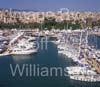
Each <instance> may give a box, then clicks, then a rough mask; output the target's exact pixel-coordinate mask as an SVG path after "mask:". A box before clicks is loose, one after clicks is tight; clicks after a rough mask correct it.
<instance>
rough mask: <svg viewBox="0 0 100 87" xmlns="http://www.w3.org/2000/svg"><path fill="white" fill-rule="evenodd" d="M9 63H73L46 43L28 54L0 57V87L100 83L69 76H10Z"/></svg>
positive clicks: (95, 85) (92, 85)
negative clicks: (45, 45) (42, 47)
mask: <svg viewBox="0 0 100 87" xmlns="http://www.w3.org/2000/svg"><path fill="white" fill-rule="evenodd" d="M10 64H13V65H16V64H19V65H23V64H39V65H40V66H47V67H53V66H61V67H67V66H71V65H72V64H73V62H72V60H71V59H68V58H67V57H65V56H62V55H58V53H57V46H56V45H54V44H53V43H49V44H48V49H47V50H42V51H41V50H39V52H38V53H36V54H34V55H28V56H5V57H0V87H100V83H87V82H80V81H73V80H70V79H69V77H60V76H58V77H55V76H54V77H25V76H23V77H19V75H16V76H15V77H12V74H11V70H10Z"/></svg>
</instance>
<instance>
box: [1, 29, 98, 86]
mask: <svg viewBox="0 0 100 87" xmlns="http://www.w3.org/2000/svg"><path fill="white" fill-rule="evenodd" d="M87 31H88V30H83V31H82V30H77V31H76V30H75V31H71V30H51V31H42V33H43V35H44V36H42V37H41V35H40V34H39V32H37V30H35V31H31V30H29V31H24V30H19V31H16V30H14V31H13V32H12V31H10V32H12V34H10V35H9V36H3V35H2V37H3V38H2V39H1V46H3V47H0V49H1V50H0V51H1V52H0V61H1V64H2V65H3V66H4V67H6V68H7V67H9V66H8V65H9V64H14V66H15V65H16V64H19V65H23V64H39V65H40V67H42V66H46V67H52V66H56V67H57V66H60V67H62V68H65V69H66V71H67V75H66V76H64V77H60V76H58V77H55V76H53V77H44V78H43V77H38V78H37V77H22V79H23V80H22V81H21V82H22V86H23V85H24V84H23V81H25V82H26V85H24V87H27V83H30V85H31V86H32V85H36V86H38V87H41V84H42V85H44V82H46V80H47V81H48V82H49V81H50V82H49V83H47V84H45V85H44V87H48V86H47V85H48V84H52V86H53V84H55V85H56V86H58V85H57V84H56V83H57V82H56V81H55V82H53V80H57V81H58V80H59V81H60V83H59V86H58V87H62V86H63V85H64V87H65V86H72V87H80V86H83V85H84V86H86V85H88V86H91V87H94V86H96V87H99V82H100V67H99V66H100V65H99V64H100V63H99V61H100V59H99V52H100V51H99V49H97V48H96V47H98V48H99V43H98V39H97V38H95V39H97V41H93V40H94V36H96V35H94V34H93V38H92V39H93V40H91V34H89V33H88V32H89V31H88V32H87ZM33 32H34V33H33ZM47 32H48V34H47ZM56 35H57V36H56ZM97 37H98V35H97ZM5 38H6V39H5ZM98 38H99V37H98ZM41 40H44V41H43V44H45V42H46V40H47V42H48V43H47V49H41V47H39V48H38V47H37V45H38V44H37V43H36V42H39V44H41ZM91 41H93V42H94V43H95V45H94V46H93V44H94V43H93V44H92V43H89V42H91ZM2 44H3V45H2ZM51 55H52V56H51ZM6 60H7V61H8V62H7V61H6ZM4 64H5V65H4ZM0 68H1V67H0ZM6 68H5V69H6ZM5 69H4V70H3V71H1V72H0V73H2V74H3V73H4V74H3V75H5V73H6V72H8V74H7V75H6V76H7V77H6V76H5V78H4V77H2V76H1V74H0V76H1V79H0V81H1V82H5V81H6V78H10V80H9V81H8V80H7V81H8V82H7V81H6V83H7V85H9V86H8V87H13V86H12V85H17V86H19V85H18V84H17V83H19V76H18V75H17V76H16V77H15V79H16V80H17V82H15V80H13V79H12V78H13V77H12V76H11V72H10V70H9V69H7V70H5ZM26 78H28V80H27V79H26ZM35 79H36V81H35ZM41 80H42V82H41V84H40V85H38V82H40V81H41ZM12 81H13V82H14V84H12V85H10V83H11V82H12ZM33 81H34V82H36V83H35V84H34V83H33ZM72 83H74V84H73V85H72ZM84 83H85V84H84ZM0 85H2V86H3V83H2V84H0Z"/></svg>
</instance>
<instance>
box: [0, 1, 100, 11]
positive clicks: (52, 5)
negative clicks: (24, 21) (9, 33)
mask: <svg viewBox="0 0 100 87" xmlns="http://www.w3.org/2000/svg"><path fill="white" fill-rule="evenodd" d="M0 8H7V9H9V8H12V9H18V10H39V11H57V10H59V9H60V8H68V9H69V10H71V11H100V0H0Z"/></svg>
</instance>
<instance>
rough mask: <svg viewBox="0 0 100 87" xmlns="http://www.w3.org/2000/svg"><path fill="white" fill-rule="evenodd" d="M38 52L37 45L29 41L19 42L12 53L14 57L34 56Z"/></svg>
mask: <svg viewBox="0 0 100 87" xmlns="http://www.w3.org/2000/svg"><path fill="white" fill-rule="evenodd" d="M36 52H37V48H36V44H35V43H34V42H29V41H28V40H24V39H23V40H21V41H19V42H18V43H17V44H16V45H15V46H14V47H13V50H12V52H11V54H13V55H23V54H26V55H27V54H33V53H36Z"/></svg>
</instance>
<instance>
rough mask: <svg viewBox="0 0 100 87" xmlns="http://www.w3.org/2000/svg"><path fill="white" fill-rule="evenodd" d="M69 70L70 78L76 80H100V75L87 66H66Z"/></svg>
mask: <svg viewBox="0 0 100 87" xmlns="http://www.w3.org/2000/svg"><path fill="white" fill-rule="evenodd" d="M66 69H67V70H68V74H69V77H70V79H72V80H76V81H84V82H99V81H100V76H99V75H98V74H97V73H96V72H94V71H92V70H89V69H87V68H85V67H79V66H75V67H66Z"/></svg>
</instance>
